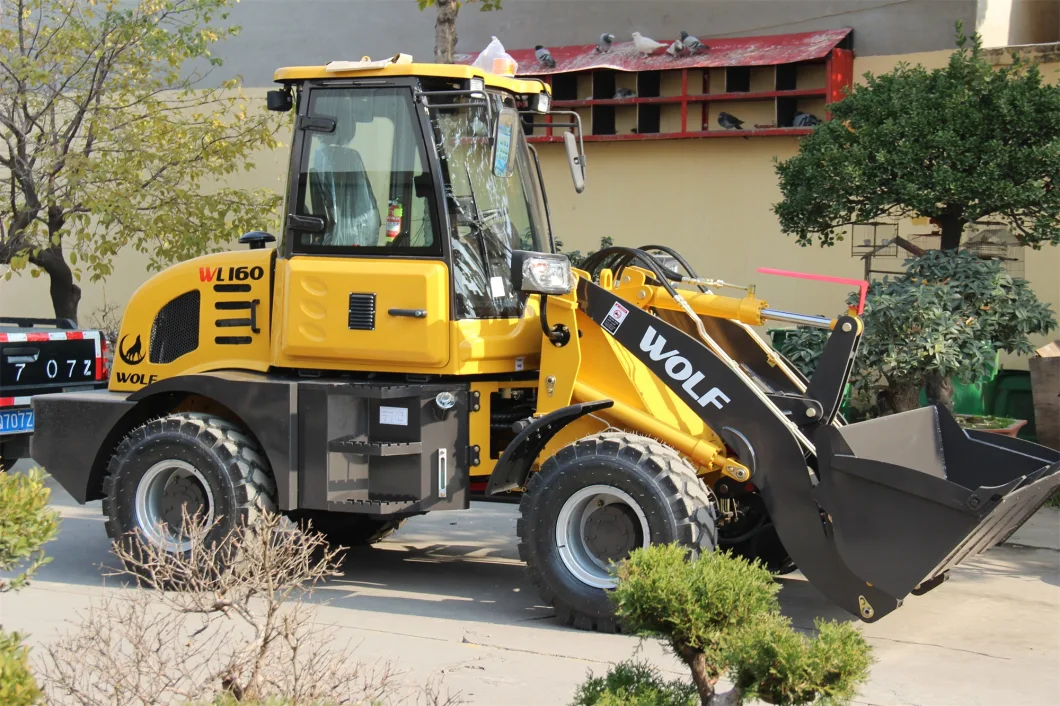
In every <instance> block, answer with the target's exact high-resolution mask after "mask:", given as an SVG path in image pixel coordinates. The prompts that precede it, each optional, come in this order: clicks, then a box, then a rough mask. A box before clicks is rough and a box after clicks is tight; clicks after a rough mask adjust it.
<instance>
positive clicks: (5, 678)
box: [0, 630, 41, 706]
mask: <svg viewBox="0 0 1060 706" xmlns="http://www.w3.org/2000/svg"><path fill="white" fill-rule="evenodd" d="M40 695H41V693H40V689H38V688H37V680H36V679H34V678H33V674H32V673H31V672H30V671H29V648H27V647H25V646H24V645H23V644H22V636H21V635H19V634H18V633H6V632H4V631H2V630H0V704H4V706H28V705H29V704H35V703H37V702H38V701H39V700H40Z"/></svg>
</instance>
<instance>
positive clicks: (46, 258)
mask: <svg viewBox="0 0 1060 706" xmlns="http://www.w3.org/2000/svg"><path fill="white" fill-rule="evenodd" d="M64 225H66V217H65V215H64V214H63V210H62V208H60V207H59V206H57V205H56V204H51V205H49V206H48V242H49V243H51V246H50V247H49V248H47V249H41V250H40V252H38V253H37V255H36V256H35V257H30V259H29V261H30V262H31V263H32V264H34V265H36V266H37V267H39V268H41V269H42V270H44V271H45V272H46V273H48V279H49V280H51V291H50V294H51V297H52V309H54V310H55V317H56V318H57V319H70V320H71V321H73V322H74V323H75V324H76V323H77V305H78V304H79V303H80V302H81V288H80V287H78V286H77V285H76V284H75V283H74V273H73V270H71V269H70V265H68V264H66V258H65V257H64V256H63V244H62V228H63V226H64Z"/></svg>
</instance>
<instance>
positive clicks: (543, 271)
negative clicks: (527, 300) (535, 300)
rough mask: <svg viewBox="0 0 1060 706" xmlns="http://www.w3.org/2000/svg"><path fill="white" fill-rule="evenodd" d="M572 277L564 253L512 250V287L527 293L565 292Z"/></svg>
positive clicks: (569, 287)
mask: <svg viewBox="0 0 1060 706" xmlns="http://www.w3.org/2000/svg"><path fill="white" fill-rule="evenodd" d="M572 281H573V278H572V276H571V270H570V260H568V259H567V256H566V255H554V254H551V253H542V252H530V251H528V250H513V251H512V288H513V289H515V291H517V292H525V293H528V294H566V293H567V292H569V291H570V290H571V283H572Z"/></svg>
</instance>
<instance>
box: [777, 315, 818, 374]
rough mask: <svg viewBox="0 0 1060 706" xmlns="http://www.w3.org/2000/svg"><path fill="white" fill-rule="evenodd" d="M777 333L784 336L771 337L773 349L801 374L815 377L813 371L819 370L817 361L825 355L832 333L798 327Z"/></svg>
mask: <svg viewBox="0 0 1060 706" xmlns="http://www.w3.org/2000/svg"><path fill="white" fill-rule="evenodd" d="M776 333H783V335H772V336H771V339H772V341H773V348H775V349H776V350H777V352H778V353H780V354H781V355H782V356H784V357H785V358H787V359H788V360H789V361H791V364H792V365H794V366H795V367H796V368H798V370H799V372H800V373H802V374H803V375H805V376H806V377H808V378H809V377H813V371H814V370H816V369H817V361H818V360H819V359H820V358H821V354H822V353H824V344H825V343H827V342H828V336H829V334H830V333H831V332H830V331H825V330H823V329H819V328H810V327H809V326H798V327H796V328H792V329H778V330H777V331H776Z"/></svg>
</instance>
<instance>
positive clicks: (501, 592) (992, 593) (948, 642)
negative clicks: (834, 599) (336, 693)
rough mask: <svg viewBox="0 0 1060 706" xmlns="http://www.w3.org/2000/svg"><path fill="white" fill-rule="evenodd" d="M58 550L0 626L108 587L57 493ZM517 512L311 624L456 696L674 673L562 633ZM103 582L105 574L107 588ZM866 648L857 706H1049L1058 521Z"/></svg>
mask: <svg viewBox="0 0 1060 706" xmlns="http://www.w3.org/2000/svg"><path fill="white" fill-rule="evenodd" d="M54 501H55V504H56V506H57V507H58V508H59V509H60V511H61V512H62V515H63V524H62V528H61V534H60V537H59V539H58V540H57V541H56V542H54V543H53V544H51V545H49V547H48V550H49V554H50V555H51V556H53V557H54V560H53V562H52V563H51V564H49V565H48V566H46V567H44V569H43V570H42V571H41V572H40V574H39V575H38V577H37V578H36V579H35V580H34V582H33V583H32V585H31V586H30V587H29V588H28V589H26V590H25V591H23V592H21V593H18V594H14V595H12V594H7V595H4V596H2V597H0V601H2V602H0V622H2V623H3V625H4V628H5V629H7V630H20V631H24V632H27V633H29V634H30V642H31V644H42V643H46V642H47V641H49V640H51V639H53V638H54V637H55V635H56V634H57V633H59V632H60V631H65V630H66V629H68V622H67V621H69V620H70V619H71V618H73V617H74V616H75V615H76V613H77V612H78V611H79V610H83V609H84V608H86V607H87V606H88V605H89V603H90V602H91V601H92V600H93V598H94V597H96V596H99V595H101V594H102V593H103V592H104V591H111V590H117V589H115V588H112V587H105V586H104V585H103V579H102V577H101V572H100V568H99V567H100V565H106V564H110V565H113V559H112V557H111V555H110V553H109V550H108V542H107V539H106V534H105V532H104V530H103V520H102V516H101V514H100V512H101V511H100V507H99V505H100V504H99V503H98V502H97V503H91V504H90V505H88V506H84V507H81V506H77V505H76V504H74V503H73V501H72V500H71V499H70V498H69V496H68V495H66V493H64V492H63V491H62V490H61V489H59V488H57V487H56V488H55V490H54ZM516 517H517V508H516V507H515V506H514V505H501V504H487V503H481V504H476V505H475V506H474V507H473V508H472V509H471V510H470V511H465V512H451V513H436V514H432V515H427V516H425V517H419V518H414V519H413V520H411V521H410V522H409V523H408V524H407V525H406V526H405V527H404V528H403V529H402V530H401V531H400V532H398V533H397V534H395V535H394V536H393V537H391V538H390V539H388V540H387V541H385V542H383V543H382V544H381V545H379V546H378V547H376V548H373V549H369V550H364V551H359V552H356V553H354V554H352V555H351V557H350V558H349V560H348V562H347V564H346V567H345V572H344V575H343V576H342V577H341V578H339V579H336V580H333V581H331V582H329V583H328V584H327V586H326V587H325V588H324V589H323V590H322V591H321V592H320V593H319V594H318V599H320V600H322V601H326V603H325V604H323V605H322V606H321V608H320V620H321V622H324V623H328V624H334V625H336V626H339V628H340V630H341V634H342V637H343V638H344V639H346V638H348V639H350V640H352V641H353V643H354V644H357V645H358V647H357V652H358V654H359V655H361V657H362V658H364V659H375V658H389V659H392V660H393V661H394V662H395V663H397V664H398V665H399V666H400V667H401V668H402V669H404V670H407V671H408V672H409V674H408V675H407V681H408V682H409V683H423V682H425V681H426V680H427V679H428V678H430V677H434V678H435V679H438V678H441V679H442V680H444V685H445V686H446V687H447V688H448V689H449V690H450V691H452V692H460V694H461V696H462V698H463V699H464V701H465V702H466V703H471V704H505V705H511V706H522V705H525V706H533V705H542V706H545V705H548V706H552V705H555V704H565V703H567V702H568V700H569V698H570V696H571V694H572V693H573V691H574V688H575V686H576V685H577V684H578V683H579V682H580V681H582V680H583V679H584V677H585V674H586V672H587V671H588V670H589V669H592V670H595V671H597V672H603V671H605V670H606V668H607V665H608V663H610V662H615V661H620V660H623V659H626V658H628V657H630V656H631V655H632V654H633V653H634V651H635V650H638V649H639V650H640V655H641V656H642V657H644V658H647V659H650V660H651V661H652V662H654V663H656V664H657V665H658V666H659V667H660V668H662V669H663V670H664V671H665V672H667V673H668V674H670V675H672V676H684V671H683V670H682V667H681V665H680V664H678V663H677V662H676V661H675V660H673V658H671V657H669V656H668V655H666V654H665V653H664V652H663V650H662V649H661V648H660V647H659V646H658V645H657V644H656V643H655V642H654V641H640V640H638V639H637V638H633V637H627V636H615V635H598V634H593V633H584V632H579V631H575V630H573V629H569V628H563V627H560V626H559V625H557V624H556V623H555V621H554V620H553V619H552V617H551V616H552V612H551V610H550V609H548V608H546V607H543V606H541V605H540V604H539V601H538V598H537V596H536V595H535V594H534V593H533V591H532V590H531V589H530V588H529V587H528V585H527V584H526V582H525V580H524V578H523V566H522V564H521V563H520V562H519V561H518V557H517V553H516V541H515V520H516ZM783 581H784V588H783V590H782V591H781V594H780V598H781V603H782V606H783V608H784V611H785V612H786V613H787V614H788V615H789V616H791V617H792V619H793V621H794V622H795V624H796V625H797V626H800V627H805V628H809V627H812V625H813V619H814V617H817V616H822V617H826V618H836V619H839V620H847V619H849V616H847V615H846V614H845V613H843V612H842V611H840V610H838V609H836V608H835V607H834V606H832V605H831V604H829V603H828V602H827V601H826V600H825V599H824V598H823V597H822V596H821V595H820V594H819V593H818V592H817V591H816V590H815V589H814V588H813V587H811V586H810V585H809V584H808V583H806V582H805V581H804V580H802V579H801V578H800V577H798V575H796V576H795V577H794V578H785V579H784V580H783ZM111 583H113V580H112V581H111ZM861 628H862V630H863V632H864V634H865V635H866V637H867V638H868V640H869V642H870V643H871V644H872V646H873V648H874V650H875V657H876V660H877V662H876V664H875V665H874V666H873V670H872V678H871V681H870V683H869V684H867V685H866V686H865V688H864V689H863V690H862V693H861V694H860V695H859V698H858V700H857V701H856V703H859V704H876V705H880V706H884V705H886V706H891V705H897V704H903V705H904V704H910V705H912V704H915V705H917V706H950V705H952V706H974V705H977V704H983V705H984V706H986V705H988V704H989V705H990V706H997V705H998V704H1013V705H1015V704H1020V705H1021V706H1024V705H1026V706H1038V705H1040V706H1048V705H1052V704H1060V512H1057V511H1056V510H1045V511H1042V512H1041V513H1039V514H1038V515H1037V516H1036V517H1034V518H1032V521H1031V522H1030V523H1028V525H1026V526H1025V527H1024V528H1023V529H1021V531H1020V532H1019V533H1017V534H1016V535H1014V536H1013V537H1012V539H1011V540H1010V541H1009V543H1008V544H1006V545H1004V546H1001V547H997V548H994V549H992V550H990V551H989V552H988V553H987V554H986V555H984V556H983V557H980V558H979V559H977V560H976V561H974V562H972V563H970V564H969V565H967V566H965V567H962V568H961V569H959V570H957V571H954V572H953V578H952V579H951V580H950V581H949V582H948V583H947V584H946V585H944V586H942V587H940V588H939V589H938V590H936V591H933V592H931V593H929V594H927V595H926V596H922V597H919V598H918V597H910V598H909V599H907V601H906V605H905V606H904V607H903V608H902V609H900V610H898V611H897V612H895V613H893V614H892V615H890V616H887V617H886V618H884V619H883V620H882V621H880V622H879V623H875V624H872V625H864V624H863V625H862V626H861Z"/></svg>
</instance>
